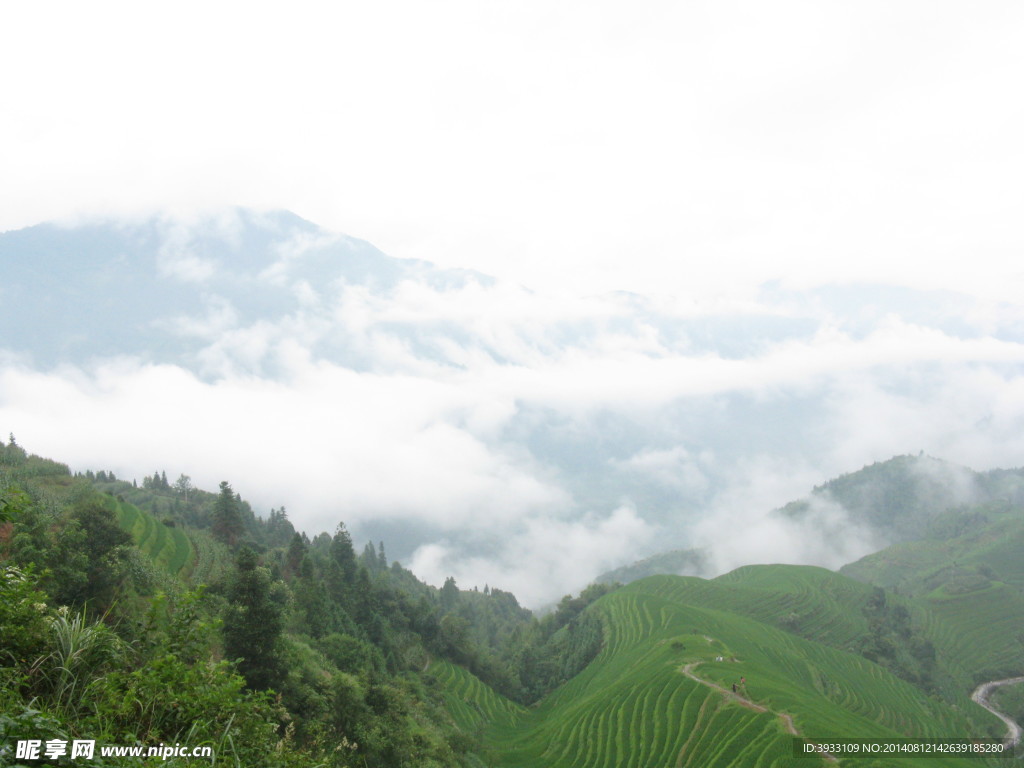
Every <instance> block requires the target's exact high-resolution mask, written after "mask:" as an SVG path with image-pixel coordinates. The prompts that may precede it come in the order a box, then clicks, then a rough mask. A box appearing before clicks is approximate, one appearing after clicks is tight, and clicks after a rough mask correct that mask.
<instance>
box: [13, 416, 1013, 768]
mask: <svg viewBox="0 0 1024 768" xmlns="http://www.w3.org/2000/svg"><path fill="white" fill-rule="evenodd" d="M0 488H2V493H3V495H2V508H0V515H2V522H0V567H2V569H3V570H2V573H3V579H2V581H0V589H2V590H3V595H2V600H0V637H2V638H3V641H2V642H3V657H2V665H0V674H2V675H3V677H4V685H3V688H2V691H3V693H2V694H0V704H2V706H0V761H2V764H5V765H21V764H26V765H35V764H40V765H41V764H48V763H47V762H46V761H44V760H39V761H31V760H30V761H28V762H23V761H21V760H19V759H18V758H17V756H16V755H15V752H14V749H15V744H16V743H21V742H25V741H27V740H31V739H37V740H40V742H42V743H46V742H47V741H49V742H52V743H62V742H69V741H71V740H74V739H76V738H88V739H92V740H96V741H97V743H112V744H175V743H177V744H181V743H187V744H188V745H190V746H195V745H209V746H210V747H212V749H213V753H214V754H215V755H216V757H217V760H218V762H219V761H225V762H228V763H231V764H238V765H280V766H288V765H294V766H310V765H324V766H403V765H409V766H411V765H416V766H430V765H435V766H442V765H449V766H663V765H664V766H667V765H692V766H762V765H764V766H769V765H790V764H793V765H810V764H814V763H815V762H817V763H821V764H826V763H832V762H835V761H836V759H837V758H838V759H840V760H843V761H845V760H847V759H849V760H851V761H852V759H853V758H851V757H850V756H849V755H848V754H846V755H837V754H835V750H836V749H840V748H845V749H851V748H852V747H851V746H850V744H849V743H847V744H846V746H845V747H843V746H842V745H840V746H838V747H837V746H835V745H833V746H832V747H830V749H832V750H833V751H832V752H831V753H826V754H824V755H814V754H811V755H804V756H797V754H796V752H795V751H794V750H795V747H794V744H795V743H796V744H812V745H817V744H823V743H831V742H834V741H836V740H843V739H845V740H874V741H875V742H877V743H879V744H881V743H887V742H888V743H890V744H902V745H904V748H906V747H905V745H906V744H907V743H913V744H916V745H918V747H917V748H920V745H921V744H935V743H939V742H942V741H943V740H951V739H956V740H962V741H964V743H969V742H970V740H985V741H984V742H978V743H985V744H988V745H990V746H992V748H999V749H1004V748H1008V747H1009V745H1010V742H1011V741H1012V739H1011V736H1013V734H1012V733H1011V734H1010V735H1008V724H1007V722H1004V720H1003V719H1001V717H1002V718H1005V719H1006V720H1008V721H1011V722H1012V721H1015V720H1019V719H1020V718H1021V716H1022V715H1024V695H1022V694H1024V688H1022V686H1019V685H1017V686H1015V685H1009V684H1008V685H1003V686H999V687H994V688H991V689H990V690H985V691H984V692H983V693H982V694H980V695H978V696H976V699H978V701H972V698H971V694H972V691H975V689H976V688H978V687H979V686H981V684H983V683H986V682H989V681H1002V680H1009V679H1011V678H1017V680H1016V682H1020V671H1021V670H1022V669H1024V633H1022V628H1024V557H1022V548H1024V515H1022V514H1021V513H1022V510H1024V470H995V471H989V472H983V473H975V472H972V471H971V470H968V469H966V468H964V467H960V466H956V465H952V464H949V463H946V462H941V461H938V460H936V459H932V458H930V457H926V456H900V457H895V458H893V459H890V460H888V461H885V462H881V463H876V464H873V465H870V466H867V467H864V468H863V469H861V470H858V471H855V472H852V473H850V474H846V475H843V476H840V477H837V478H835V479H833V480H831V481H828V482H826V483H823V484H822V485H820V486H817V487H815V488H814V489H813V490H812V491H811V492H810V493H809V494H808V495H807V496H806V497H804V498H802V499H796V500H794V501H793V502H791V503H790V504H787V505H784V506H782V507H780V508H778V509H776V510H774V511H765V514H766V515H772V516H783V517H800V516H802V515H807V514H811V511H812V510H813V509H814V507H815V505H817V504H820V503H822V501H823V500H825V499H827V500H828V501H829V503H832V504H839V505H842V506H843V507H844V509H846V510H847V513H848V515H849V519H850V521H851V524H853V525H856V526H858V529H860V530H868V531H870V532H871V534H872V535H873V536H875V537H877V539H878V540H879V541H884V542H886V544H885V546H883V547H882V548H880V549H879V550H878V551H875V552H872V553H871V554H869V555H867V556H865V557H863V558H860V559H858V560H856V561H855V562H851V563H848V564H846V565H845V566H843V567H842V568H841V569H839V570H838V571H833V570H827V569H824V568H820V567H814V566H796V565H772V564H753V563H752V564H749V565H746V566H742V567H740V568H737V569H735V570H731V571H729V572H727V573H724V574H721V575H719V576H717V577H714V578H710V579H706V578H701V577H698V576H692V575H679V574H680V573H686V572H687V570H688V569H689V570H690V572H698V571H699V570H700V569H701V568H702V567H703V566H704V565H705V561H706V556H703V555H702V554H701V553H700V552H696V551H694V552H681V551H674V552H667V553H664V554H661V555H655V556H651V557H648V558H646V559H645V560H643V561H640V562H638V563H635V564H633V565H624V566H623V567H621V568H619V569H616V570H615V571H612V572H610V573H608V574H605V576H603V577H601V578H600V579H599V580H597V581H595V582H594V583H592V584H591V585H590V586H588V587H587V588H586V589H583V590H582V591H581V592H580V593H579V594H578V595H576V596H573V595H566V596H565V597H563V598H562V599H561V600H560V601H558V602H557V603H556V604H555V605H553V606H551V607H550V608H549V609H546V610H542V611H537V612H531V611H529V610H527V609H525V608H523V607H522V606H521V605H520V603H519V601H518V600H517V598H516V596H515V595H514V594H512V593H510V592H508V591H504V590H503V589H501V588H500V586H499V585H490V584H484V585H466V584H461V585H460V584H457V583H456V581H455V579H454V578H450V577H449V578H448V579H446V580H445V582H444V584H443V585H442V586H440V587H439V588H438V587H434V586H430V585H428V584H425V583H423V582H422V581H421V580H419V579H418V578H417V577H416V576H415V575H413V573H411V572H410V571H409V570H407V569H406V568H404V567H403V566H402V565H401V564H400V563H399V562H398V561H395V560H391V559H389V557H388V555H387V548H386V547H387V543H386V542H377V543H372V542H367V543H365V545H364V546H362V547H361V548H360V547H358V546H357V544H356V542H354V541H353V539H352V537H351V535H350V533H349V531H348V529H347V528H346V526H345V524H344V521H338V523H337V525H336V526H335V528H334V529H333V531H331V532H323V531H321V532H316V533H312V534H311V533H308V532H305V531H299V530H296V528H295V527H294V525H293V524H292V522H291V521H290V519H289V514H288V512H287V511H286V509H285V508H284V507H281V508H275V509H271V510H269V512H268V513H266V514H257V513H256V512H255V511H254V509H253V508H252V506H251V505H250V504H249V503H248V502H246V501H245V500H244V499H243V497H242V496H241V489H239V490H236V489H235V488H234V487H233V486H232V485H231V484H230V483H229V482H227V481H225V482H222V483H221V484H220V487H219V489H217V490H208V489H201V488H197V487H195V485H194V484H193V483H192V481H191V479H190V478H189V477H188V476H186V475H184V474H182V475H179V476H178V478H177V479H176V480H174V481H171V480H169V478H168V475H167V473H166V472H165V471H156V472H154V473H153V474H152V475H147V476H145V477H144V478H143V479H142V480H141V482H139V481H136V480H132V481H128V480H127V479H121V478H118V477H116V476H115V474H114V473H113V472H110V471H104V470H98V471H93V470H86V471H84V472H81V471H80V472H74V473H72V472H71V471H70V470H69V468H68V467H67V465H65V464H62V463H60V462H59V461H56V460H53V459H50V458H44V457H40V456H36V455H33V454H31V453H29V452H28V451H26V450H25V449H23V448H22V447H21V445H19V444H18V442H17V441H16V439H15V437H14V436H13V435H12V436H11V438H10V440H9V441H7V442H5V443H4V444H3V445H2V446H0ZM954 489H956V492H955V493H954ZM836 534H837V535H842V531H837V532H836ZM983 704H984V705H985V706H984V707H983V706H982V705H983ZM1016 738H1019V736H1017V737H1016ZM908 739H912V740H914V741H912V742H908V741H907V740H908ZM794 740H796V741H794ZM894 740H895V741H894ZM957 743H959V742H957ZM993 745H994V746H993ZM860 746H862V745H860ZM860 746H858V748H860ZM946 748H947V749H949V747H948V745H947V746H946ZM822 749H824V747H822ZM856 759H857V762H856V764H858V765H861V764H869V765H888V764H889V760H888V758H887V757H886V756H885V755H884V754H875V755H872V756H871V757H870V759H871V760H872V762H870V763H864V762H863V761H864V759H865V756H864V754H861V755H858V756H857V758H856ZM984 759H991V758H984V757H978V756H976V755H975V756H969V755H963V754H955V753H949V754H943V755H938V756H937V755H929V756H928V757H927V758H925V757H921V758H920V760H921V761H922V764H928V765H951V766H952V765H961V764H962V765H978V764H979V760H981V761H982V762H984ZM907 760H909V761H910V762H909V764H915V759H914V757H913V756H910V757H908V756H907V755H901V756H900V757H899V760H898V761H897V762H895V763H894V764H897V765H904V764H908V763H907ZM924 760H927V763H925V762H924ZM936 761H937V762H936ZM166 762H167V764H170V765H176V764H181V765H185V764H200V761H199V760H193V759H191V758H181V757H171V758H169V759H167V760H166ZM207 762H208V760H207ZM49 764H52V762H51V763H49ZM58 764H73V762H72V763H58ZM89 764H95V765H119V764H122V763H121V762H118V758H102V759H97V761H96V762H90V763H89ZM123 764H126V765H127V764H136V763H134V762H131V761H130V760H128V759H126V762H124V763H123ZM994 764H1001V763H994Z"/></svg>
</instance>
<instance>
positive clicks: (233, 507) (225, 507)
mask: <svg viewBox="0 0 1024 768" xmlns="http://www.w3.org/2000/svg"><path fill="white" fill-rule="evenodd" d="M213 535H214V536H216V537H217V539H218V540H220V541H222V542H223V543H225V544H227V545H228V546H229V547H235V546H237V545H238V540H239V538H241V535H242V515H241V513H240V512H239V509H238V502H237V500H236V498H235V492H234V491H233V490H232V488H231V486H230V485H229V484H228V481H227V480H225V481H223V482H222V483H221V484H220V494H219V495H218V496H217V501H216V502H214V505H213Z"/></svg>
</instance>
